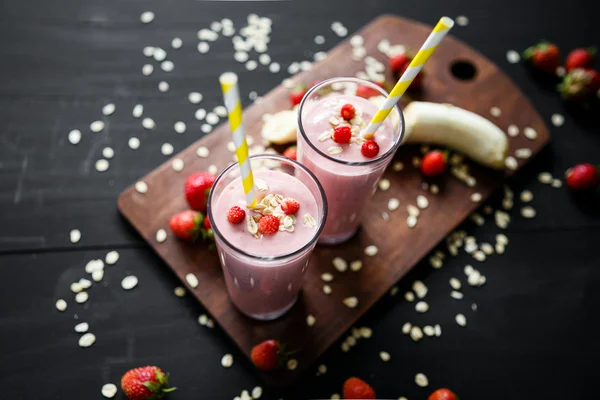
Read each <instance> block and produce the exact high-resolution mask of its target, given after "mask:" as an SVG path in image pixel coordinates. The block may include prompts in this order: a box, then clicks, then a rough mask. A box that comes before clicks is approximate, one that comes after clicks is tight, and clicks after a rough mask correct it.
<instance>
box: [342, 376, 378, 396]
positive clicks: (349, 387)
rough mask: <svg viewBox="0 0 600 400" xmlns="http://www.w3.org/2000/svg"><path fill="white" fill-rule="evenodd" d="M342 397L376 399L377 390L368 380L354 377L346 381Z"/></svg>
mask: <svg viewBox="0 0 600 400" xmlns="http://www.w3.org/2000/svg"><path fill="white" fill-rule="evenodd" d="M342 397H343V398H344V399H374V398H375V391H374V390H373V388H372V387H371V386H370V385H369V384H368V383H367V382H365V381H363V380H362V379H358V378H354V377H353V378H348V379H347V380H346V382H344V388H343V395H342Z"/></svg>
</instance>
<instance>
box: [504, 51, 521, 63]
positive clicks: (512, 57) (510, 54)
mask: <svg viewBox="0 0 600 400" xmlns="http://www.w3.org/2000/svg"><path fill="white" fill-rule="evenodd" d="M506 60H507V61H508V62H509V63H511V64H516V63H518V62H519V61H521V55H520V54H519V53H518V52H517V51H515V50H508V51H507V52H506Z"/></svg>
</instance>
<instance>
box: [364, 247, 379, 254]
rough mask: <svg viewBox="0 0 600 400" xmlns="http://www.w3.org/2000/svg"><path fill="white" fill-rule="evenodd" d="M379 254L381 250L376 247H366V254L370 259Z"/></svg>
mask: <svg viewBox="0 0 600 400" xmlns="http://www.w3.org/2000/svg"><path fill="white" fill-rule="evenodd" d="M378 252H379V249H378V248H377V246H375V245H370V246H367V247H365V254H366V255H368V256H369V257H373V256H375V255H377V253H378Z"/></svg>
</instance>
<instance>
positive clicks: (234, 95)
mask: <svg viewBox="0 0 600 400" xmlns="http://www.w3.org/2000/svg"><path fill="white" fill-rule="evenodd" d="M219 82H220V83H221V90H222V91H223V99H224V101H225V107H226V108H227V113H228V115H229V125H230V126H231V133H232V134H233V143H234V144H235V154H236V155H237V160H238V165H239V166H240V172H241V177H242V185H243V187H244V194H245V196H246V204H247V205H248V207H254V206H255V205H256V196H255V193H254V178H253V176H252V168H251V167H250V159H249V158H248V144H247V143H246V133H245V131H244V126H243V125H242V103H241V102H240V91H239V89H238V77H237V75H236V74H234V73H233V72H226V73H224V74H222V75H221V76H220V77H219Z"/></svg>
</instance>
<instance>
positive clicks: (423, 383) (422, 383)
mask: <svg viewBox="0 0 600 400" xmlns="http://www.w3.org/2000/svg"><path fill="white" fill-rule="evenodd" d="M415 383H416V384H417V386H419V387H427V386H429V379H427V377H426V376H425V374H422V373H418V374H416V375H415Z"/></svg>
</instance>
